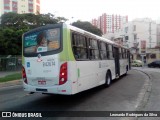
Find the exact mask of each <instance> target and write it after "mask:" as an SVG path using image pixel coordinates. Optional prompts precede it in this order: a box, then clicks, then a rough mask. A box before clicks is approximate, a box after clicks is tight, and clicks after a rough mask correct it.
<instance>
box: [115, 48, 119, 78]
mask: <svg viewBox="0 0 160 120" xmlns="http://www.w3.org/2000/svg"><path fill="white" fill-rule="evenodd" d="M114 59H115V75H116V78H117V77H119V76H120V63H119V50H118V48H116V47H114Z"/></svg>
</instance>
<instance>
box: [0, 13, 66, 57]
mask: <svg viewBox="0 0 160 120" xmlns="http://www.w3.org/2000/svg"><path fill="white" fill-rule="evenodd" d="M61 21H67V19H66V18H64V17H55V16H54V15H53V14H51V13H48V14H38V15H35V14H31V13H26V14H17V13H13V12H10V13H6V14H3V15H2V16H1V26H0V55H9V54H10V55H20V54H21V52H22V49H21V48H22V34H23V33H24V32H27V31H28V30H30V29H33V28H36V27H39V26H43V25H46V24H56V23H58V22H61Z"/></svg>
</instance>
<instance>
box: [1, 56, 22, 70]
mask: <svg viewBox="0 0 160 120" xmlns="http://www.w3.org/2000/svg"><path fill="white" fill-rule="evenodd" d="M21 66H22V57H21V56H15V55H14V56H11V55H8V56H6V57H5V56H0V71H13V70H14V71H16V70H17V71H18V70H21Z"/></svg>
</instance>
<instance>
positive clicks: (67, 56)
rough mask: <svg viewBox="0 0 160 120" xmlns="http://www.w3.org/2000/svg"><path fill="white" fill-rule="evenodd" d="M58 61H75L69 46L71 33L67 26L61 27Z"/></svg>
mask: <svg viewBox="0 0 160 120" xmlns="http://www.w3.org/2000/svg"><path fill="white" fill-rule="evenodd" d="M60 61H75V58H74V56H73V52H72V46H71V33H70V30H69V29H67V28H64V29H63V51H62V52H61V53H60Z"/></svg>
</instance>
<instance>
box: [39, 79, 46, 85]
mask: <svg viewBox="0 0 160 120" xmlns="http://www.w3.org/2000/svg"><path fill="white" fill-rule="evenodd" d="M38 84H39V85H46V81H45V80H38Z"/></svg>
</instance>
